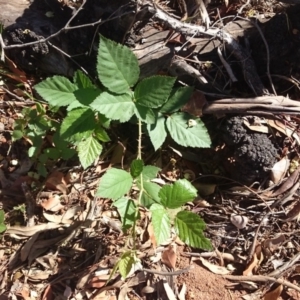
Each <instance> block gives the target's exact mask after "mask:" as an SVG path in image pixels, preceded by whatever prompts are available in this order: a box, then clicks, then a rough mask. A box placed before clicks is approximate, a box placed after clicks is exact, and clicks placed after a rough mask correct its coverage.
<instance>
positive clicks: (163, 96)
mask: <svg viewBox="0 0 300 300" xmlns="http://www.w3.org/2000/svg"><path fill="white" fill-rule="evenodd" d="M175 81H176V78H174V77H168V76H153V77H149V78H146V79H144V80H142V81H141V82H139V83H138V85H137V86H136V88H135V90H134V97H135V100H136V103H137V104H139V105H142V106H146V107H149V108H157V107H160V106H162V105H163V104H164V103H165V102H166V101H167V99H168V97H169V95H170V93H171V90H172V87H173V85H174V83H175Z"/></svg>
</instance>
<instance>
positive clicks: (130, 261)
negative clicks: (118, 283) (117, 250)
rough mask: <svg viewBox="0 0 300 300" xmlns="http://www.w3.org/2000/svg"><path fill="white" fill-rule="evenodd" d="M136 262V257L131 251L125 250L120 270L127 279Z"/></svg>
mask: <svg viewBox="0 0 300 300" xmlns="http://www.w3.org/2000/svg"><path fill="white" fill-rule="evenodd" d="M134 264H135V258H134V256H133V254H132V253H131V252H130V251H127V252H125V253H124V254H123V255H122V256H121V259H120V261H119V271H120V274H121V276H122V277H123V278H124V279H125V278H126V277H127V275H128V274H129V272H130V271H131V269H132V267H133V266H134Z"/></svg>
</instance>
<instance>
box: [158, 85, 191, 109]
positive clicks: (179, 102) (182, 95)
mask: <svg viewBox="0 0 300 300" xmlns="http://www.w3.org/2000/svg"><path fill="white" fill-rule="evenodd" d="M193 90H194V88H192V87H189V86H187V87H179V88H177V89H174V90H173V91H172V93H171V95H170V97H169V99H168V100H167V102H166V103H165V104H164V105H163V107H162V108H161V109H160V110H159V111H160V113H162V114H170V113H173V112H176V111H177V110H179V109H180V108H181V107H182V106H183V105H184V104H186V103H187V101H188V100H189V99H190V97H191V95H192V93H193Z"/></svg>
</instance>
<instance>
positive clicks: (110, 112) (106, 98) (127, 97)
mask: <svg viewBox="0 0 300 300" xmlns="http://www.w3.org/2000/svg"><path fill="white" fill-rule="evenodd" d="M90 106H91V107H92V108H93V109H95V110H96V111H98V112H100V113H101V114H104V115H105V116H106V117H107V118H110V119H112V120H119V121H120V122H126V121H128V120H129V119H130V118H131V117H132V115H133V114H134V103H133V101H132V95H131V94H130V93H125V94H121V95H113V94H110V93H108V92H103V93H102V94H101V95H100V96H99V97H97V98H96V99H95V101H94V102H93V103H92V104H91V105H90Z"/></svg>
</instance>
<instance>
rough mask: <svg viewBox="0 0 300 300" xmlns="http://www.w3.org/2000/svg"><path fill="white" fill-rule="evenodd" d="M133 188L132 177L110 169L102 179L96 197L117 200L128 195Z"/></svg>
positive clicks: (124, 172)
mask: <svg viewBox="0 0 300 300" xmlns="http://www.w3.org/2000/svg"><path fill="white" fill-rule="evenodd" d="M131 186H132V177H131V176H130V174H129V173H128V172H126V171H124V170H119V169H114V168H112V169H109V170H108V171H107V172H106V173H105V174H104V175H103V176H102V178H101V180H100V184H99V187H98V190H97V193H96V196H99V197H103V198H110V199H112V200H116V199H118V198H120V197H122V196H124V195H125V194H127V193H128V192H129V190H130V188H131Z"/></svg>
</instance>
